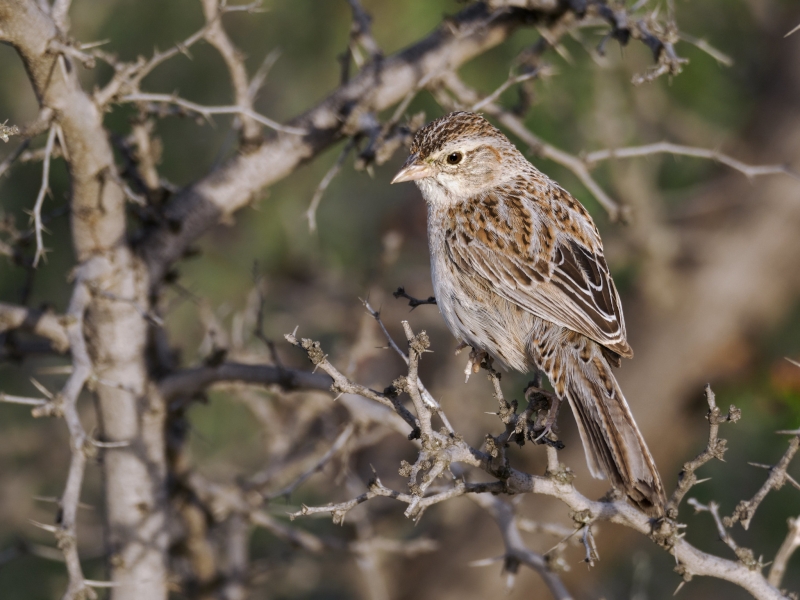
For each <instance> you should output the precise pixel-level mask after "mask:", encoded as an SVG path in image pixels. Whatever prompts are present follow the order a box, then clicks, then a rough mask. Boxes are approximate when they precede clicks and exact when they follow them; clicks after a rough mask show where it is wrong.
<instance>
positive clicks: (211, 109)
mask: <svg viewBox="0 0 800 600" xmlns="http://www.w3.org/2000/svg"><path fill="white" fill-rule="evenodd" d="M118 101H119V102H155V103H163V104H174V105H175V106H179V107H181V108H184V109H186V110H188V111H190V112H193V113H197V114H199V115H201V116H203V117H204V118H206V119H210V118H211V116H212V115H241V116H246V117H249V118H251V119H253V120H254V121H256V122H257V123H261V124H262V125H266V126H267V127H269V128H270V129H274V130H275V131H282V132H283V133H291V134H294V135H305V133H306V131H304V130H303V129H299V128H297V127H290V126H286V125H281V124H280V123H278V122H276V121H273V120H272V119H269V118H267V117H265V116H264V115H261V114H259V113H257V112H256V111H254V110H253V109H250V108H247V107H244V106H203V105H202V104H197V103H196V102H192V101H191V100H186V99H184V98H181V97H179V96H176V95H174V94H148V93H144V92H135V93H132V94H127V95H125V96H122V97H121V98H119V100H118Z"/></svg>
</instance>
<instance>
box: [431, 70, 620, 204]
mask: <svg viewBox="0 0 800 600" xmlns="http://www.w3.org/2000/svg"><path fill="white" fill-rule="evenodd" d="M443 81H444V83H445V85H446V86H447V88H448V89H449V90H450V91H451V92H452V93H453V95H454V96H455V97H456V98H457V100H458V102H459V103H460V104H461V105H463V106H474V105H475V104H477V103H478V102H479V101H480V96H479V95H478V93H477V92H476V91H475V90H473V89H471V88H469V87H468V86H467V85H466V84H464V82H463V81H461V79H460V78H459V77H458V76H457V75H455V73H448V74H447V75H445V76H444V77H443ZM483 109H484V110H485V111H486V112H487V113H488V114H490V115H492V116H493V117H495V118H496V119H497V120H498V121H499V122H500V124H502V125H503V126H504V127H505V128H506V129H508V130H509V131H510V132H511V133H513V134H514V135H516V136H517V137H518V138H520V139H521V140H522V141H523V142H525V144H527V146H528V148H529V150H530V152H532V153H533V154H535V155H537V156H540V157H542V158H547V159H549V160H552V161H553V162H556V163H558V164H560V165H562V166H564V167H566V168H567V169H569V170H570V171H572V172H573V173H574V174H575V176H576V177H577V178H578V179H579V180H580V181H581V183H583V185H584V186H586V189H588V190H589V192H591V194H592V195H593V196H594V197H595V198H596V199H597V201H598V202H599V203H600V204H601V205H602V207H603V208H604V209H606V211H607V212H608V214H609V216H610V217H611V219H612V220H617V219H622V220H625V219H626V218H627V217H626V213H625V211H624V209H623V208H622V207H620V206H619V204H617V202H615V201H614V200H613V199H612V198H611V196H609V195H608V194H607V193H606V192H605V191H604V190H603V188H602V187H600V184H598V183H597V182H596V181H595V180H594V178H593V177H592V176H591V174H590V173H589V169H588V168H587V167H586V164H585V163H584V162H583V161H582V160H581V159H580V158H579V157H577V156H574V155H572V154H569V153H568V152H564V151H563V150H560V149H558V148H556V147H555V146H552V145H550V144H547V143H545V142H544V141H543V140H541V139H540V138H539V137H538V136H536V135H535V134H533V133H532V132H531V131H530V130H529V129H528V128H527V127H526V126H525V123H524V122H523V121H522V119H520V118H519V117H518V116H516V115H515V114H513V113H511V112H509V111H507V110H504V109H503V108H501V107H500V106H498V105H496V104H495V103H493V102H489V103H487V104H484V106H483Z"/></svg>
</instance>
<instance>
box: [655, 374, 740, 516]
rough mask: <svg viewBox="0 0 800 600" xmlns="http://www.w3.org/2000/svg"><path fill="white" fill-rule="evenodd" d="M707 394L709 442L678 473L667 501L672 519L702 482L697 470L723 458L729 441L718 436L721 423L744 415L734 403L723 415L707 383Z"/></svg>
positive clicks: (668, 512) (732, 420)
mask: <svg viewBox="0 0 800 600" xmlns="http://www.w3.org/2000/svg"><path fill="white" fill-rule="evenodd" d="M705 394H706V402H708V414H706V419H707V420H708V444H707V445H706V448H705V450H703V451H702V452H701V453H700V454H698V455H697V456H696V457H695V458H694V459H693V460H691V461H689V462H687V463H684V465H683V469H682V470H681V472H680V474H679V475H678V485H677V487H676V488H675V491H674V492H673V493H672V496H671V497H670V499H669V502H668V503H667V515H668V516H669V517H670V518H671V519H677V518H678V508H679V506H680V503H681V500H683V498H684V496H686V494H687V493H688V492H689V490H690V489H691V488H692V487H693V486H695V485H697V484H698V483H700V481H698V479H697V476H696V475H695V471H697V469H699V468H700V467H702V466H703V465H704V464H706V463H707V462H708V461H710V460H712V459H714V458H716V459H718V460H723V457H724V456H725V451H726V450H727V449H728V448H727V443H728V442H727V440H724V439H720V438H719V437H718V435H719V426H720V424H721V423H736V422H737V421H738V420H739V419H740V418H741V416H742V411H740V410H739V409H738V408H736V407H735V406H733V405H731V407H730V408H729V409H728V414H727V415H725V416H723V415H722V413H721V411H720V409H719V407H718V406H717V402H716V396H715V395H714V392H713V391H712V389H711V386H710V385H706V388H705Z"/></svg>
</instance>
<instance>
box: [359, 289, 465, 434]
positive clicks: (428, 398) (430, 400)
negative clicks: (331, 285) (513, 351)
mask: <svg viewBox="0 0 800 600" xmlns="http://www.w3.org/2000/svg"><path fill="white" fill-rule="evenodd" d="M401 289H402V288H401ZM363 302H364V307H365V308H366V309H367V312H369V314H370V315H372V318H373V319H375V320H376V321H377V322H378V325H379V326H380V328H381V331H382V332H383V335H384V336H385V337H386V341H387V342H388V343H389V347H390V348H391V349H392V350H394V351H395V352H396V353H397V354H398V355H399V356H400V358H402V359H403V362H405V363H406V365H408V363H409V359H408V354H406V353H405V352H404V351H403V350H402V349H401V348H400V346H398V345H397V343H396V342H395V341H394V338H392V336H391V335H390V334H389V330H388V329H386V326H385V325H384V324H383V320H382V319H381V314H380V312H378V311H377V310H375V309H374V308H372V306H371V305H370V303H369V301H367V300H363ZM417 386H418V387H419V391H420V393H421V394H422V398H423V400H425V402H426V404H427V405H428V406H430V407H431V408H433V409H434V410H435V411H436V413H437V414H438V415H439V418H440V419H441V420H442V423H444V426H445V427H446V428H447V431H449V432H450V433H455V430H454V429H453V426H452V425H451V424H450V421H449V420H448V419H447V416H446V415H445V414H444V411H442V407H441V405H440V404H439V402H438V401H437V400H436V399H435V398H434V397H433V395H432V394H431V393H430V392H429V391H428V389H427V388H426V387H425V385H424V384H423V383H422V380H421V379H420V380H418V381H417Z"/></svg>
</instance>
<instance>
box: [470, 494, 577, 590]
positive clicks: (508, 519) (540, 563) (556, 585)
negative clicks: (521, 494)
mask: <svg viewBox="0 0 800 600" xmlns="http://www.w3.org/2000/svg"><path fill="white" fill-rule="evenodd" d="M469 498H470V499H471V500H472V501H473V502H474V503H475V504H477V505H478V506H480V507H482V508H484V509H486V511H488V513H489V514H490V515H492V517H493V518H494V520H495V522H496V523H497V526H498V528H499V529H500V534H501V535H502V536H503V544H504V545H505V547H506V553H505V561H506V562H505V565H506V569H507V570H509V571H510V570H511V569H512V568H514V567H513V564H514V562H516V563H517V564H519V563H521V564H523V565H526V566H528V567H530V568H531V569H533V570H534V571H536V572H537V573H539V575H540V576H541V577H542V579H544V582H545V583H546V584H547V587H548V588H549V589H550V593H551V594H552V595H553V597H554V598H556V599H557V600H570V599H571V598H572V595H571V594H570V593H569V590H567V588H566V586H565V585H564V583H563V582H562V581H561V579H560V578H559V576H558V575H557V574H556V573H554V572H553V571H552V570H551V569H550V566H549V564H548V562H547V560H546V559H545V557H544V556H542V555H541V554H538V553H536V552H534V551H532V550H530V549H529V548H528V547H527V546H526V545H525V542H524V541H523V540H522V536H521V535H520V531H519V530H520V527H519V522H518V519H517V517H516V515H515V514H514V507H513V506H512V505H511V504H509V503H508V502H506V501H504V500H501V499H500V498H498V497H496V496H491V495H488V494H472V495H470V496H469ZM509 561H511V563H509Z"/></svg>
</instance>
